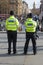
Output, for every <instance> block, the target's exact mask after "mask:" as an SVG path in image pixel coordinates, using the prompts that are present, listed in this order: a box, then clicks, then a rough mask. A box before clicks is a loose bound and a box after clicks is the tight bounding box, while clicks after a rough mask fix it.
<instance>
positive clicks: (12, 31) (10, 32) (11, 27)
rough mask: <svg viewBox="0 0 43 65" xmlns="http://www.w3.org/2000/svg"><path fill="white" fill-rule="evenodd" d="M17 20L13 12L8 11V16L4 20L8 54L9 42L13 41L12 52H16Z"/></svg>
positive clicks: (9, 49) (9, 51) (9, 50)
mask: <svg viewBox="0 0 43 65" xmlns="http://www.w3.org/2000/svg"><path fill="white" fill-rule="evenodd" d="M18 27H19V22H18V20H17V19H16V18H15V17H14V12H13V11H10V17H9V18H8V19H7V20H6V30H7V37H8V54H10V53H11V42H13V54H15V53H16V41H17V29H18Z"/></svg>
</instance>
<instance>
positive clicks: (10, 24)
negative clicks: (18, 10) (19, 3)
mask: <svg viewBox="0 0 43 65" xmlns="http://www.w3.org/2000/svg"><path fill="white" fill-rule="evenodd" d="M18 27H19V22H18V20H17V19H16V18H15V17H14V16H10V17H9V18H8V19H7V20H6V30H11V31H16V30H17V28H18Z"/></svg>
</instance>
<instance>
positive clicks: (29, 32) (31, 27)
mask: <svg viewBox="0 0 43 65" xmlns="http://www.w3.org/2000/svg"><path fill="white" fill-rule="evenodd" d="M36 27H37V23H36V22H35V21H34V20H32V13H29V14H28V15H27V19H26V21H25V28H26V29H25V31H26V42H25V46H24V54H27V49H28V44H29V40H30V39H31V40H32V44H33V53H34V55H35V54H36V39H35V35H34V34H35V32H36Z"/></svg>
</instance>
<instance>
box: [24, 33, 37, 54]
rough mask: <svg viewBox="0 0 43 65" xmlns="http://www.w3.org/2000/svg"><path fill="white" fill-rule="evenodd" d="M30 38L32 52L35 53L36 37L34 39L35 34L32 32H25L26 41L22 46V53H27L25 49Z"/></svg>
mask: <svg viewBox="0 0 43 65" xmlns="http://www.w3.org/2000/svg"><path fill="white" fill-rule="evenodd" d="M30 39H31V40H32V44H33V52H34V53H36V39H35V35H34V33H31V32H30V33H29V32H26V42H25V46H24V53H27V49H28V44H29V40H30Z"/></svg>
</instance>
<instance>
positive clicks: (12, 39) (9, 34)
mask: <svg viewBox="0 0 43 65" xmlns="http://www.w3.org/2000/svg"><path fill="white" fill-rule="evenodd" d="M7 37H8V52H11V42H13V52H14V53H15V52H16V41H17V31H7Z"/></svg>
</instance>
